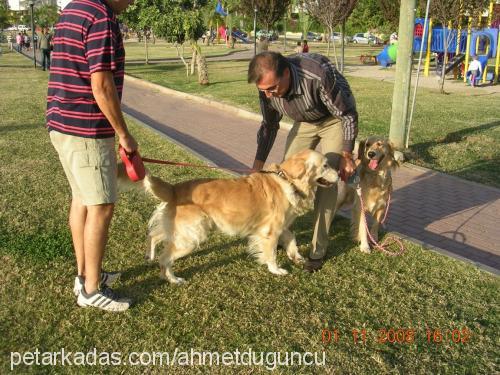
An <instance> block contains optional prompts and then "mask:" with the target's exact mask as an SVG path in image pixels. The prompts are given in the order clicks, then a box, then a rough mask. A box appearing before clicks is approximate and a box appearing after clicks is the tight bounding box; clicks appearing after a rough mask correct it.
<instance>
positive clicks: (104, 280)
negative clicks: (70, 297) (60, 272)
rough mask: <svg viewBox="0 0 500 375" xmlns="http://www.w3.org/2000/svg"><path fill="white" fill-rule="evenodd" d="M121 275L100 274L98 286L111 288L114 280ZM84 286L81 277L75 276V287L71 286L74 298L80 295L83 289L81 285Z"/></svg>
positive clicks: (112, 273) (114, 273) (118, 273)
mask: <svg viewBox="0 0 500 375" xmlns="http://www.w3.org/2000/svg"><path fill="white" fill-rule="evenodd" d="M120 275H121V273H120V272H105V271H102V272H101V281H100V283H99V284H100V285H105V286H112V285H113V284H114V283H115V281H116V280H118V279H119V278H120ZM84 284H85V279H84V278H83V277H82V276H76V277H75V285H74V286H73V293H74V294H75V296H78V295H79V294H80V291H81V290H82V288H83V285H84Z"/></svg>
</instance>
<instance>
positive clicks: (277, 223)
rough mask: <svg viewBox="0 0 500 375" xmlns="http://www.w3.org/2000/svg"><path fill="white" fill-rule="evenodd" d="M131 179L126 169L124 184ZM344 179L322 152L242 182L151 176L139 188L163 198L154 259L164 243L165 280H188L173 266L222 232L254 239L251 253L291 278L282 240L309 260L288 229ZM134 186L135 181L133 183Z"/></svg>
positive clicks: (293, 255)
mask: <svg viewBox="0 0 500 375" xmlns="http://www.w3.org/2000/svg"><path fill="white" fill-rule="evenodd" d="M124 179H127V178H126V175H125V172H124V170H123V167H121V168H120V175H119V183H120V184H123V183H124V182H125V181H124ZM337 181H338V174H337V172H336V171H335V170H334V169H332V168H331V167H330V166H329V165H328V162H327V159H326V158H325V157H324V156H323V155H322V154H320V153H319V152H316V151H311V150H304V151H301V152H299V153H297V154H295V155H293V156H292V157H290V158H289V159H287V160H286V161H284V162H283V163H281V164H280V165H277V164H273V165H271V166H270V168H269V169H268V170H266V171H262V172H258V173H252V174H250V175H248V176H245V177H240V178H236V179H198V180H191V181H186V182H181V183H178V184H176V185H171V184H169V183H168V182H166V181H163V180H161V179H160V178H158V177H154V176H151V175H150V174H149V173H147V175H146V178H145V179H144V180H143V181H141V182H138V183H135V185H139V186H141V187H142V188H143V189H144V190H145V191H146V192H148V193H150V194H152V195H153V196H155V197H156V198H158V199H160V200H161V201H162V203H160V204H159V205H158V206H157V208H156V210H155V211H154V213H153V215H152V217H151V219H150V221H149V235H148V238H149V249H148V254H147V255H148V256H149V258H150V259H153V258H154V255H155V247H156V245H157V244H159V243H161V242H162V243H163V251H162V253H161V254H160V257H159V262H160V268H161V276H162V277H164V278H166V279H167V280H168V281H170V282H171V283H182V282H184V281H185V280H184V279H182V278H180V277H177V276H175V275H174V272H173V271H172V266H173V263H174V261H175V260H176V259H179V258H181V257H183V256H185V255H188V254H189V253H191V252H192V251H193V250H194V249H195V248H196V247H198V246H199V245H200V244H201V243H202V242H203V241H205V240H206V238H207V236H208V234H209V232H210V231H211V230H212V229H214V228H217V229H218V230H220V231H221V232H223V233H225V234H228V235H234V236H235V235H237V236H241V237H245V238H248V242H249V247H248V251H249V252H250V253H251V254H253V255H254V256H255V257H256V258H257V261H258V262H259V263H261V264H266V265H267V267H268V269H269V271H270V272H271V273H273V274H276V275H285V274H287V271H286V270H284V269H283V268H280V267H279V266H278V264H277V262H276V248H277V245H278V241H279V242H280V243H281V244H282V245H283V247H284V249H286V253H287V256H288V258H289V259H291V260H292V261H293V262H295V263H301V262H302V261H303V258H302V256H301V255H300V254H299V252H298V248H297V244H296V240H295V236H294V234H293V233H292V232H291V231H290V230H289V229H288V228H289V226H290V225H291V224H292V223H293V221H294V220H295V218H296V217H298V216H299V215H302V214H304V213H305V212H307V211H308V210H310V209H311V208H312V206H313V202H314V195H315V190H316V187H317V186H322V187H329V186H332V185H334V184H335V183H337ZM128 183H130V182H128Z"/></svg>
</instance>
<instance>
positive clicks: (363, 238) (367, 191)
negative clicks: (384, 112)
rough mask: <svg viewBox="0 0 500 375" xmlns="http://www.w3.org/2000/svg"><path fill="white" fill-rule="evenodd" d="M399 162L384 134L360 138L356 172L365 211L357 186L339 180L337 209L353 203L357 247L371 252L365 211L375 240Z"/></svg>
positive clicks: (352, 222) (353, 225)
mask: <svg viewBox="0 0 500 375" xmlns="http://www.w3.org/2000/svg"><path fill="white" fill-rule="evenodd" d="M398 166H399V163H398V162H397V161H396V159H395V158H394V148H393V146H392V145H391V143H390V142H389V141H388V140H387V139H384V138H380V137H369V138H368V139H366V140H365V141H362V142H360V144H359V149H358V166H357V168H356V173H357V174H358V176H359V187H360V188H361V199H362V200H363V206H364V209H365V211H364V212H363V210H362V208H361V201H360V198H359V196H358V194H357V192H356V187H357V186H353V185H350V184H347V183H345V182H339V195H338V199H337V209H338V208H341V207H342V206H347V205H349V204H352V205H353V206H352V213H351V229H352V236H353V239H354V241H356V242H359V243H360V250H361V251H362V252H364V253H369V252H370V243H369V239H368V232H367V229H366V225H365V220H367V219H365V218H366V216H365V217H363V216H364V215H366V214H370V215H371V216H372V218H373V223H372V226H371V228H370V234H371V236H372V238H373V239H374V240H375V241H378V231H379V226H380V224H381V221H382V220H383V218H384V214H385V212H386V208H387V204H388V202H389V196H390V195H391V193H392V176H391V174H392V171H393V170H394V169H395V168H397V167H398Z"/></svg>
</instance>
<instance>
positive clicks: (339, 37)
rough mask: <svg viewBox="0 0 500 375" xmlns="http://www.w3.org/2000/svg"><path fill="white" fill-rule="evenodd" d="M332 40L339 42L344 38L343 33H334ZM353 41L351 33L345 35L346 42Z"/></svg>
mask: <svg viewBox="0 0 500 375" xmlns="http://www.w3.org/2000/svg"><path fill="white" fill-rule="evenodd" d="M330 40H331V41H332V42H339V43H340V41H341V40H342V34H341V33H337V32H335V33H332V35H331V37H330ZM349 42H352V38H351V37H350V36H349V35H344V43H349Z"/></svg>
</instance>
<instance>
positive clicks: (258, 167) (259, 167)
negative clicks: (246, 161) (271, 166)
mask: <svg viewBox="0 0 500 375" xmlns="http://www.w3.org/2000/svg"><path fill="white" fill-rule="evenodd" d="M262 168H264V162H263V161H261V160H257V159H255V161H254V162H253V167H252V170H254V171H255V172H258V171H260V170H262Z"/></svg>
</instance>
